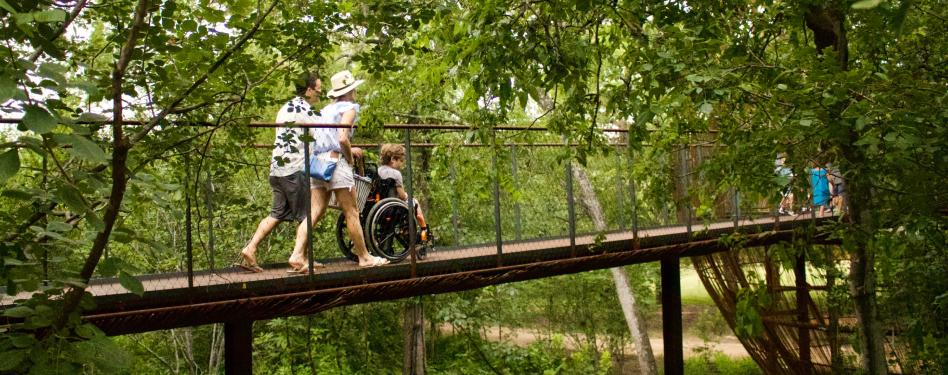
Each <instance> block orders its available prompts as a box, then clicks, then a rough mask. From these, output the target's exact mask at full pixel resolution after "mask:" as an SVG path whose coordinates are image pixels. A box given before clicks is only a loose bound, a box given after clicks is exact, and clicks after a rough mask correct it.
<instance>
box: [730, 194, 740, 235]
mask: <svg viewBox="0 0 948 375" xmlns="http://www.w3.org/2000/svg"><path fill="white" fill-rule="evenodd" d="M738 191H739V190H737V188H731V192H732V193H731V205H732V209H731V216H732V220H734V231H735V232H737V226H738V225H739V224H740V222H741V209H740V208H739V207H738V205H739V204H740V201H739V198H738V194H740V193H739V192H738Z"/></svg>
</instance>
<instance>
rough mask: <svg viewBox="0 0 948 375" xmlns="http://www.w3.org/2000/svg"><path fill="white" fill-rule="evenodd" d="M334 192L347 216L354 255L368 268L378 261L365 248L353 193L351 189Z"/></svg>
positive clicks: (347, 226)
mask: <svg viewBox="0 0 948 375" xmlns="http://www.w3.org/2000/svg"><path fill="white" fill-rule="evenodd" d="M333 192H334V193H335V194H336V200H337V201H338V202H339V206H340V207H342V212H344V213H345V215H346V228H347V229H349V239H350V240H352V250H353V253H355V255H356V256H358V257H359V265H360V266H368V265H371V264H373V263H374V262H375V261H376V259H375V257H374V256H372V255H369V251H368V249H366V248H365V237H364V236H363V234H362V223H361V222H359V213H358V212H357V210H358V207H357V206H356V204H355V198H354V197H353V196H352V192H351V191H350V190H349V189H337V190H333Z"/></svg>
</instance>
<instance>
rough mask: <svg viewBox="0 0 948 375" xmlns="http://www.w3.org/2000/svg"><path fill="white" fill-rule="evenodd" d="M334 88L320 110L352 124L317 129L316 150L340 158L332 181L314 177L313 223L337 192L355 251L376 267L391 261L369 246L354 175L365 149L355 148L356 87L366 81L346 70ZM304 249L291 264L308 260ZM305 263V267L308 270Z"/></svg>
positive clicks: (329, 118)
mask: <svg viewBox="0 0 948 375" xmlns="http://www.w3.org/2000/svg"><path fill="white" fill-rule="evenodd" d="M331 81H332V90H330V91H329V93H328V96H329V97H330V98H332V99H335V100H334V101H333V102H332V103H330V104H329V105H327V106H325V107H323V109H322V110H321V111H320V113H321V114H322V116H323V118H324V119H326V120H327V121H331V122H333V123H336V124H344V125H349V127H348V128H339V129H334V128H322V129H319V131H317V132H315V136H314V140H313V147H312V152H313V154H316V155H318V157H321V158H328V159H330V160H337V162H336V169H335V170H334V171H333V174H332V178H331V179H330V180H329V181H322V180H317V179H310V181H311V184H312V185H311V186H312V190H311V194H312V202H313V203H312V211H311V212H312V222H313V226H315V225H316V223H318V222H319V219H321V218H322V217H323V214H324V213H325V212H326V205H327V203H328V202H329V194H330V192H332V193H333V194H335V195H336V201H337V202H339V207H340V208H342V212H343V213H344V214H345V215H346V228H347V229H348V230H349V239H351V240H352V250H353V253H355V255H356V256H358V257H359V266H360V267H375V266H381V265H385V264H388V260H387V259H385V258H381V257H376V256H372V255H371V254H369V251H368V250H367V249H366V247H365V237H364V236H363V232H362V223H361V221H360V220H359V212H358V205H357V204H356V201H355V199H356V198H355V194H354V193H353V188H354V187H355V179H354V177H353V176H352V173H353V172H352V165H354V160H353V159H354V158H356V157H362V150H361V149H359V148H358V147H352V142H351V140H352V132H353V130H354V129H355V122H356V120H357V119H358V114H359V108H360V107H359V105H358V104H356V103H354V101H355V88H356V87H358V86H359V85H361V84H362V82H364V81H363V80H361V79H360V80H356V79H355V77H353V76H352V73H350V72H349V71H348V70H343V71H341V72H339V73H336V74H334V75H333V76H332V79H331ZM305 259H306V257H305V255H304V254H303V251H302V249H300V250H299V251H294V252H293V255H292V256H291V257H290V263H291V264H294V263H296V262H297V260H305ZM305 267H306V266H305V265H304V266H301V270H303V271H305Z"/></svg>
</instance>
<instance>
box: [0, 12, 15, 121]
mask: <svg viewBox="0 0 948 375" xmlns="http://www.w3.org/2000/svg"><path fill="white" fill-rule="evenodd" d="M2 1H3V0H0V2H2ZM16 93H17V89H16V82H14V81H13V80H12V79H10V77H7V76H0V103H2V102H5V101H7V100H10V99H11V98H13V96H14V95H16Z"/></svg>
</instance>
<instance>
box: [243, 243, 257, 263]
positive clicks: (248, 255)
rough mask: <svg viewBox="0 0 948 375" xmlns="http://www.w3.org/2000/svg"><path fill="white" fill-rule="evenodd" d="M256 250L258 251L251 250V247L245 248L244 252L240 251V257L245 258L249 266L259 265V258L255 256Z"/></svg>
mask: <svg viewBox="0 0 948 375" xmlns="http://www.w3.org/2000/svg"><path fill="white" fill-rule="evenodd" d="M256 250H257V249H251V248H249V247H245V248H244V249H243V250H241V251H240V256H241V257H242V258H244V262H245V263H247V265H248V266H256V265H257V257H256V256H254V253H255V252H256Z"/></svg>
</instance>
